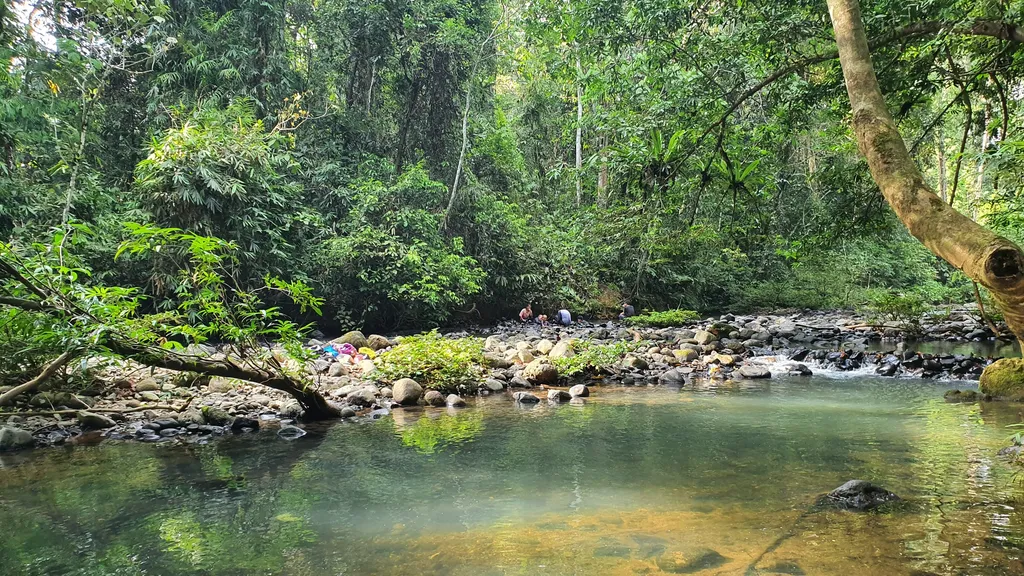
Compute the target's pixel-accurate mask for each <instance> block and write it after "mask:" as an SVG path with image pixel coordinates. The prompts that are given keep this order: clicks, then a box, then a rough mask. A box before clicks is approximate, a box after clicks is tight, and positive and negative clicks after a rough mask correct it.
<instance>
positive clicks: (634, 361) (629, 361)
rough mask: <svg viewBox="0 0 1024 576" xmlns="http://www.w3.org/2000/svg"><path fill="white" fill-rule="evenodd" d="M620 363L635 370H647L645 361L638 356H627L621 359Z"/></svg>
mask: <svg viewBox="0 0 1024 576" xmlns="http://www.w3.org/2000/svg"><path fill="white" fill-rule="evenodd" d="M622 365H623V366H624V367H626V368H633V369H636V370H647V368H648V364H647V361H646V360H644V359H643V358H640V357H639V356H628V357H626V359H625V360H623V361H622Z"/></svg>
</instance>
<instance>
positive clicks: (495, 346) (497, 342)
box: [484, 335, 502, 352]
mask: <svg viewBox="0 0 1024 576" xmlns="http://www.w3.org/2000/svg"><path fill="white" fill-rule="evenodd" d="M501 348H502V342H501V337H500V336H495V335H492V336H488V337H487V338H486V339H485V340H484V350H485V351H487V352H501Z"/></svg>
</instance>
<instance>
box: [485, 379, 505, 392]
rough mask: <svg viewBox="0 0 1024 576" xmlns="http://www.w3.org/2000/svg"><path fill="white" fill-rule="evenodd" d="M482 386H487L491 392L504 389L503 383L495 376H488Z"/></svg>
mask: <svg viewBox="0 0 1024 576" xmlns="http://www.w3.org/2000/svg"><path fill="white" fill-rule="evenodd" d="M484 388H487V389H488V390H490V391H491V392H501V391H502V390H504V389H505V383H504V382H502V381H501V380H498V379H497V378H488V379H486V380H484Z"/></svg>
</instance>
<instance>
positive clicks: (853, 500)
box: [818, 480, 900, 511]
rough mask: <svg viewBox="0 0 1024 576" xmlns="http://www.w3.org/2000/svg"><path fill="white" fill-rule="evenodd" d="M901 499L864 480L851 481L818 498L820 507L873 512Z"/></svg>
mask: <svg viewBox="0 0 1024 576" xmlns="http://www.w3.org/2000/svg"><path fill="white" fill-rule="evenodd" d="M899 499H900V497H899V496H897V495H895V494H893V493H892V492H889V491H888V490H886V489H884V488H882V487H880V486H875V485H874V484H872V483H870V482H865V481H864V480H850V481H849V482H847V483H846V484H843V485H842V486H840V487H839V488H836V489H835V490H833V491H831V492H829V493H828V494H823V495H822V496H821V497H820V498H818V506H821V507H826V508H839V509H842V510H858V511H862V510H872V509H874V508H878V507H879V506H881V505H883V504H887V503H889V502H897V501H899Z"/></svg>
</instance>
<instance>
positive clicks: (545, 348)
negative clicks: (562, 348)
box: [537, 338, 555, 356]
mask: <svg viewBox="0 0 1024 576" xmlns="http://www.w3.org/2000/svg"><path fill="white" fill-rule="evenodd" d="M554 348H555V343H554V342H552V341H551V340H548V339H547V338H545V339H543V340H541V341H540V342H537V353H538V354H543V355H545V356H547V355H548V354H550V353H551V350H553V349H554Z"/></svg>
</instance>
